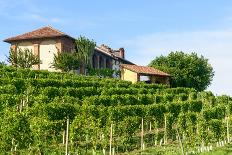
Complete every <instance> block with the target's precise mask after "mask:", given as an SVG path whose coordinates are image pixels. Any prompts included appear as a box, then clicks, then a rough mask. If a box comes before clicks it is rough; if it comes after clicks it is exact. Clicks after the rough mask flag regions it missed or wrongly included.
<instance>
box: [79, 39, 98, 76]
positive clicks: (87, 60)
mask: <svg viewBox="0 0 232 155" xmlns="http://www.w3.org/2000/svg"><path fill="white" fill-rule="evenodd" d="M75 45H76V47H75V48H76V52H77V57H78V59H79V63H80V73H81V74H84V73H85V68H86V67H90V66H91V58H92V55H93V53H94V48H95V46H96V43H95V42H94V41H93V40H89V39H87V38H85V37H83V36H80V37H79V38H78V39H77V40H76V41H75Z"/></svg>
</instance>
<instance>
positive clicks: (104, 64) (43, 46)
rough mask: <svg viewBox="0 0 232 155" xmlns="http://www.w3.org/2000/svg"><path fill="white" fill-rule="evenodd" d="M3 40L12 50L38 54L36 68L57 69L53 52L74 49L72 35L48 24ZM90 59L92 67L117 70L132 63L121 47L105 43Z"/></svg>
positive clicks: (96, 48)
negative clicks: (121, 65)
mask: <svg viewBox="0 0 232 155" xmlns="http://www.w3.org/2000/svg"><path fill="white" fill-rule="evenodd" d="M4 41H5V42H7V43H10V44H11V49H13V50H14V51H17V48H21V49H25V48H27V49H29V50H31V51H32V52H33V53H34V54H35V55H37V56H39V58H40V60H41V62H42V63H41V64H39V65H34V66H33V69H37V70H48V71H57V70H56V69H55V68H53V67H52V63H53V60H54V54H57V53H59V52H71V51H73V50H74V49H75V39H74V38H73V37H71V36H69V35H67V34H65V33H63V32H61V31H59V30H57V29H54V28H52V27H50V26H47V27H42V28H40V29H37V30H34V31H31V32H27V33H24V34H21V35H18V36H15V37H10V38H8V39H5V40H4ZM91 60H92V62H91V64H92V67H93V68H110V69H114V70H119V69H120V68H119V65H120V64H123V63H126V64H133V63H131V62H129V61H127V60H126V59H125V52H124V49H123V48H120V49H119V50H113V49H111V48H110V47H108V46H106V45H101V46H99V47H98V46H97V47H95V50H94V53H93V56H92V59H91Z"/></svg>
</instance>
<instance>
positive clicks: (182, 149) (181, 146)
mask: <svg viewBox="0 0 232 155" xmlns="http://www.w3.org/2000/svg"><path fill="white" fill-rule="evenodd" d="M176 133H177V136H178V140H179V143H180V148H181V153H182V155H184V148H183V144H182V141H181V139H180V134H179V131H178V129H176Z"/></svg>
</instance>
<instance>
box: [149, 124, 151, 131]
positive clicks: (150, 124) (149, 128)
mask: <svg viewBox="0 0 232 155" xmlns="http://www.w3.org/2000/svg"><path fill="white" fill-rule="evenodd" d="M149 131H150V132H151V122H150V128H149Z"/></svg>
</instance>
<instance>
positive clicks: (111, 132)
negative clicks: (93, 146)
mask: <svg viewBox="0 0 232 155" xmlns="http://www.w3.org/2000/svg"><path fill="white" fill-rule="evenodd" d="M112 134H113V124H111V126H110V155H112V137H113V136H112Z"/></svg>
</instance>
